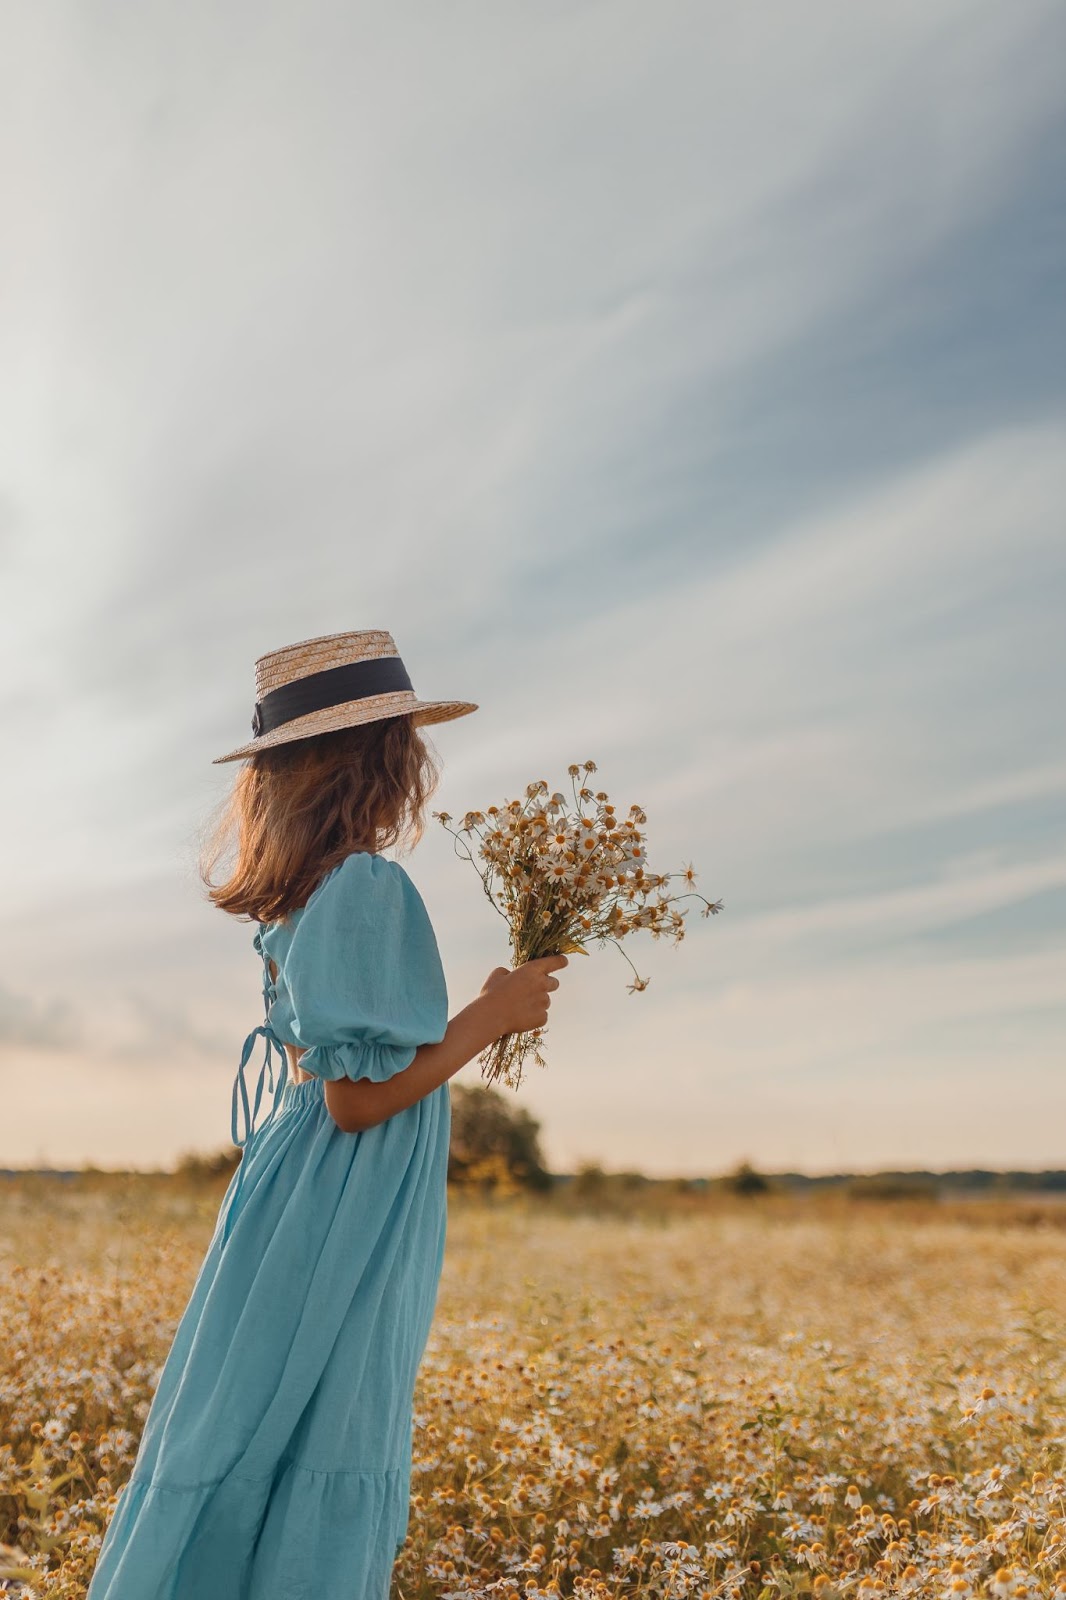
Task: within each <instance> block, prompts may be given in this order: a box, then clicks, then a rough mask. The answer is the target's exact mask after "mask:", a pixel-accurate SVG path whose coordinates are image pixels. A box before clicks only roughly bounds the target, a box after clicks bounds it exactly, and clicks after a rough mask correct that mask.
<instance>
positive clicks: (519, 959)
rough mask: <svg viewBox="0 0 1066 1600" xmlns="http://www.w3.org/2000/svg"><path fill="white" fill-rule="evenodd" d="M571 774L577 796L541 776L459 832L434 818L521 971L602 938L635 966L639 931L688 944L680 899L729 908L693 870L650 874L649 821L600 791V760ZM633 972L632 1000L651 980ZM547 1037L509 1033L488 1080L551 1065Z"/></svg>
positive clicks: (471, 817)
mask: <svg viewBox="0 0 1066 1600" xmlns="http://www.w3.org/2000/svg"><path fill="white" fill-rule="evenodd" d="M567 770H568V772H569V776H570V780H571V782H570V788H571V797H567V796H566V795H565V794H561V793H559V792H556V793H554V794H551V795H549V794H548V785H547V783H546V782H544V780H543V779H541V780H539V781H537V782H535V783H530V784H528V785H527V787H526V797H525V799H524V800H505V801H504V803H503V805H502V806H489V807H488V809H487V810H486V811H468V812H467V813H466V815H465V816H464V817H463V819H462V821H461V822H459V823H456V824H455V826H453V825H452V824H453V820H454V819H453V818H452V817H451V816H450V815H449V813H448V812H447V811H435V812H434V813H433V815H434V817H435V818H436V819H437V820H438V821H439V822H440V823H441V824H442V826H443V827H444V828H445V829H446V830H447V832H448V833H450V834H451V835H452V838H453V839H454V841H455V848H456V852H457V854H459V855H462V856H463V857H465V859H466V860H468V861H471V862H473V864H474V866H475V867H476V869H477V872H478V875H479V876H480V878H481V882H482V884H483V886H484V889H485V893H486V894H487V895H488V897H489V900H490V901H491V902H492V904H493V906H495V908H496V910H497V911H498V912H499V913H500V915H501V916H502V917H503V918H504V919H505V921H506V922H507V926H508V934H509V939H510V945H511V954H512V962H511V965H512V966H513V967H517V966H521V965H522V963H523V962H525V961H533V960H536V958H537V957H538V956H551V955H569V954H570V953H572V952H578V953H581V954H585V953H587V950H586V947H587V946H588V945H589V944H590V943H592V942H593V941H595V942H596V943H598V944H600V945H601V946H602V945H604V944H614V945H616V946H617V947H618V949H619V950H621V953H622V955H623V956H625V959H626V960H627V961H629V957H628V956H627V955H626V953H625V951H624V950H622V948H621V943H620V941H621V940H622V939H624V938H625V937H626V936H627V935H628V934H631V933H635V932H637V931H638V930H640V929H646V930H647V931H648V932H649V933H650V934H651V936H652V938H653V939H659V938H662V936H663V935H664V934H665V935H666V936H667V937H668V938H670V939H672V940H673V942H674V944H675V945H677V944H679V943H680V941H681V940H682V938H683V937H684V933H685V912H684V911H681V910H678V902H679V901H681V900H686V899H697V900H701V901H702V902H703V909H702V911H701V913H700V914H701V916H704V917H709V916H710V915H711V913H712V912H716V911H720V910H721V908H722V901H721V900H715V901H710V900H707V899H705V898H704V896H703V895H701V894H698V893H697V892H696V891H695V889H693V887H692V885H693V884H694V883H695V881H696V874H695V872H694V871H693V869H692V867H691V866H688V867H686V868H684V870H683V871H681V872H675V873H661V872H652V871H651V870H650V869H649V868H648V866H647V849H646V844H645V838H644V833H643V831H642V829H643V826H644V824H645V823H646V822H647V820H648V819H647V817H646V816H645V814H644V812H643V810H642V809H641V807H640V806H637V805H633V806H630V808H629V811H628V813H627V814H626V815H625V816H624V817H622V816H619V815H618V812H617V811H616V809H615V807H614V806H613V805H612V804H611V802H610V800H609V799H608V797H607V795H606V794H604V793H603V791H602V790H599V791H597V792H596V793H593V791H592V790H591V789H590V788H589V787H588V783H587V780H588V778H589V776H590V774H591V773H593V772H595V771H596V763H595V762H594V761H586V762H585V763H584V765H583V766H576V765H575V766H571V767H569V768H568V769H567ZM579 780H580V781H581V787H580V788H579V787H578V782H579ZM678 879H680V881H681V883H683V884H684V885H686V886H687V887H686V888H685V889H684V890H683V891H682V892H680V893H676V894H675V893H673V892H672V891H671V890H670V888H669V885H670V884H671V883H673V882H674V881H675V880H678ZM629 966H630V968H631V969H632V972H633V982H632V983H630V984H629V985H628V986H627V987H628V988H629V991H630V993H635V992H637V991H640V990H643V989H646V988H647V987H648V984H649V982H650V979H648V978H642V977H641V976H640V974H639V973H638V972H637V969H636V967H634V966H633V963H632V961H629ZM546 1031H547V1030H546V1029H545V1028H538V1029H536V1030H535V1031H533V1032H530V1033H518V1034H514V1033H508V1034H504V1036H503V1037H502V1038H501V1039H497V1040H496V1041H495V1043H493V1044H491V1045H490V1046H489V1047H488V1049H487V1050H485V1051H483V1052H482V1054H481V1056H480V1057H479V1058H478V1059H479V1061H480V1062H481V1068H482V1075H483V1076H484V1077H486V1078H488V1079H490V1080H496V1079H500V1078H502V1079H503V1081H504V1082H505V1083H506V1084H508V1085H510V1086H511V1087H513V1088H517V1087H518V1085H519V1083H520V1082H521V1079H522V1067H523V1064H524V1063H525V1061H526V1060H527V1058H528V1057H532V1058H533V1060H534V1061H535V1062H536V1063H537V1065H538V1066H543V1065H544V1056H543V1054H542V1051H541V1043H542V1040H543V1037H544V1034H545V1032H546Z"/></svg>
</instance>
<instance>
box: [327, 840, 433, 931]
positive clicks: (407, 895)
mask: <svg viewBox="0 0 1066 1600" xmlns="http://www.w3.org/2000/svg"><path fill="white" fill-rule="evenodd" d="M360 910H361V911H363V912H365V913H367V914H368V915H369V914H373V913H374V912H375V911H377V912H379V913H380V912H385V911H388V912H396V911H400V912H402V913H405V914H406V915H407V916H408V917H414V918H416V919H417V920H427V921H428V913H427V911H426V907H425V902H424V901H423V899H422V896H421V894H420V893H419V890H418V887H417V885H416V884H415V882H414V880H413V879H412V878H411V876H410V874H409V873H408V871H407V869H406V868H405V867H404V866H402V865H401V864H400V862H399V861H394V860H392V859H391V858H390V857H388V856H383V855H378V854H376V853H375V852H374V851H372V850H353V851H352V852H351V853H350V854H349V855H346V856H345V857H344V859H343V860H341V861H338V862H337V864H336V866H334V867H332V868H331V869H330V871H329V872H327V873H326V875H325V877H324V878H323V879H322V880H321V882H320V883H319V884H318V886H317V887H316V889H315V890H314V892H313V893H312V894H311V896H310V897H309V899H308V901H307V904H306V905H305V906H304V907H303V911H302V918H301V920H303V921H304V922H308V921H315V920H318V919H319V918H325V920H327V921H328V920H329V919H330V916H331V915H333V914H340V915H342V916H343V915H345V913H346V912H347V911H352V912H355V913H358V912H359V911H360Z"/></svg>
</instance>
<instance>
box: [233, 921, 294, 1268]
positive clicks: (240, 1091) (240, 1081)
mask: <svg viewBox="0 0 1066 1600" xmlns="http://www.w3.org/2000/svg"><path fill="white" fill-rule="evenodd" d="M262 955H263V974H264V976H263V1015H264V1020H263V1021H262V1022H261V1023H260V1024H259V1026H258V1027H256V1028H253V1029H252V1031H251V1033H250V1034H249V1035H248V1037H247V1038H246V1039H245V1041H244V1047H243V1049H242V1050H241V1061H240V1066H239V1067H238V1068H237V1076H236V1077H235V1078H234V1080H233V1099H232V1102H231V1106H230V1138H231V1139H232V1141H233V1143H234V1144H235V1145H238V1146H239V1147H240V1148H241V1150H242V1155H241V1159H240V1163H239V1165H238V1167H237V1175H236V1179H235V1182H234V1185H233V1193H232V1195H231V1197H230V1203H229V1205H228V1206H227V1208H226V1215H225V1218H224V1219H223V1224H222V1242H223V1244H225V1242H226V1240H227V1239H228V1238H229V1236H230V1231H231V1229H232V1227H233V1224H234V1222H235V1221H236V1219H237V1213H238V1211H239V1210H240V1199H241V1194H242V1191H243V1189H244V1175H245V1171H246V1169H247V1166H248V1151H249V1149H250V1148H251V1143H252V1139H253V1137H254V1135H255V1134H256V1133H259V1132H261V1131H262V1129H263V1128H264V1127H266V1125H267V1123H268V1122H269V1121H270V1119H271V1118H272V1117H273V1115H274V1112H275V1111H276V1110H277V1106H278V1102H279V1101H280V1099H281V1096H282V1093H283V1091H284V1089H285V1085H286V1084H287V1083H288V1081H289V1055H288V1051H287V1050H286V1049H285V1046H284V1044H283V1043H282V1041H281V1040H280V1039H279V1038H278V1036H277V1034H276V1033H275V1032H274V1030H273V1028H272V1027H271V1026H270V1021H269V1017H270V1002H271V999H272V994H271V991H272V989H273V984H272V983H271V981H270V968H269V964H268V963H269V959H270V958H269V956H268V955H267V954H266V952H265V951H263V952H262ZM260 1035H262V1038H263V1040H264V1042H265V1044H266V1049H265V1051H264V1052H263V1064H262V1066H261V1067H260V1068H259V1077H258V1079H257V1080H256V1086H255V1101H254V1103H250V1102H249V1098H248V1082H247V1079H246V1078H245V1071H246V1069H247V1066H248V1062H249V1061H250V1060H251V1056H252V1051H253V1050H254V1048H255V1041H256V1039H257V1038H259V1037H260ZM275 1052H276V1053H277V1055H278V1058H279V1061H280V1071H279V1073H278V1076H277V1082H276V1083H275V1076H274V1055H275ZM268 1086H269V1088H270V1090H271V1093H272V1094H273V1096H274V1098H273V1100H272V1102H271V1105H270V1110H269V1111H268V1112H267V1114H266V1117H265V1118H264V1119H263V1121H262V1123H260V1124H259V1126H258V1127H257V1126H256V1120H255V1119H256V1117H257V1116H258V1115H259V1107H260V1105H261V1104H262V1100H263V1090H264V1088H266V1087H268ZM238 1111H240V1112H243V1122H244V1131H243V1133H242V1132H241V1129H240V1126H239V1119H238Z"/></svg>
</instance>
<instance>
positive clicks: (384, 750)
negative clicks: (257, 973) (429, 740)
mask: <svg viewBox="0 0 1066 1600" xmlns="http://www.w3.org/2000/svg"><path fill="white" fill-rule="evenodd" d="M439 776H440V772H439V767H438V763H437V759H436V756H435V754H434V753H433V752H432V750H431V749H430V747H429V746H428V745H427V744H426V742H425V741H424V739H423V738H422V735H421V733H420V732H419V730H418V728H417V727H416V726H415V724H414V723H413V722H412V720H411V718H410V716H400V717H382V718H380V719H379V720H378V721H376V722H366V723H363V724H362V725H361V726H360V727H355V728H339V729H336V730H335V731H333V732H330V733H318V734H313V735H312V736H311V737H310V738H307V739H293V740H290V741H288V742H287V743H285V744H278V745H274V746H272V747H268V748H267V749H265V750H260V751H259V752H258V753H257V754H256V755H254V756H253V757H252V758H251V759H250V760H249V761H247V762H246V763H245V764H244V765H243V766H242V768H241V770H240V772H239V773H238V775H237V777H236V779H235V781H234V785H233V789H232V791H231V793H230V796H229V798H228V800H227V801H224V802H223V807H222V810H221V814H220V815H218V816H217V818H216V820H215V821H214V822H213V824H209V832H208V835H207V838H206V841H205V842H204V845H203V849H202V851H201V855H200V864H199V871H200V878H201V880H202V882H203V883H204V885H205V886H206V888H207V891H208V896H207V897H208V899H209V900H211V901H213V902H214V904H215V905H216V906H218V907H219V909H220V910H222V911H228V912H229V913H230V915H231V916H235V917H245V918H252V919H254V920H255V921H257V922H277V921H280V920H282V919H284V918H285V917H287V916H288V915H289V914H290V912H292V911H294V910H296V909H297V907H299V906H302V905H304V904H305V903H306V901H307V899H308V897H309V896H310V894H311V892H312V890H313V889H314V888H315V887H316V885H317V884H318V883H319V882H321V880H322V878H323V877H324V876H325V875H326V873H327V872H329V871H330V870H331V869H332V868H333V867H335V866H337V865H338V863H339V862H341V861H343V860H344V858H345V857H346V856H348V855H351V854H352V852H353V851H356V850H369V851H374V852H377V851H379V850H382V849H384V848H385V847H386V846H388V845H393V844H398V843H400V842H401V841H403V842H404V843H410V844H412V845H413V844H415V843H417V841H418V840H419V839H420V838H421V836H422V833H423V829H424V822H425V819H424V812H425V807H426V803H427V801H428V800H429V797H430V795H431V794H432V793H433V790H434V789H435V788H436V786H437V782H438V780H439ZM231 849H235V859H234V860H233V862H232V865H231V866H230V868H229V869H228V870H229V875H228V876H227V877H225V878H224V879H223V881H222V882H220V883H216V882H215V881H214V877H213V874H214V872H215V869H216V867H217V866H218V864H219V862H220V860H222V858H223V857H224V856H227V855H228V854H229V853H230V851H231Z"/></svg>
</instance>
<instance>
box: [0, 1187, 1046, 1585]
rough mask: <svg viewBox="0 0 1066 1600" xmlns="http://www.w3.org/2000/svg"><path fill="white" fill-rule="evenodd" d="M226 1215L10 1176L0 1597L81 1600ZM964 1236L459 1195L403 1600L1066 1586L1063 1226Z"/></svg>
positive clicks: (834, 1217) (166, 1192) (905, 1222)
mask: <svg viewBox="0 0 1066 1600" xmlns="http://www.w3.org/2000/svg"><path fill="white" fill-rule="evenodd" d="M219 1198H220V1194H219V1193H216V1192H214V1191H210V1190H204V1189H200V1190H197V1189H196V1188H193V1187H188V1188H186V1187H183V1186H182V1185H180V1184H179V1183H177V1182H176V1181H167V1180H159V1179H152V1178H147V1177H146V1178H128V1179H93V1178H88V1177H87V1178H84V1179H82V1178H77V1179H74V1180H71V1181H69V1182H68V1183H66V1184H62V1183H60V1182H59V1181H58V1180H54V1179H51V1180H49V1179H39V1178H26V1179H21V1180H7V1181H5V1182H4V1183H3V1184H2V1185H0V1326H2V1329H3V1338H2V1341H0V1441H2V1443H0V1544H2V1546H3V1548H2V1549H0V1571H2V1572H3V1574H4V1577H3V1578H0V1592H8V1593H11V1594H14V1595H18V1596H20V1600H22V1597H25V1600H31V1596H40V1597H48V1600H76V1597H78V1600H80V1597H81V1596H83V1595H84V1591H85V1586H86V1583H87V1579H88V1575H89V1573H90V1572H91V1569H92V1563H93V1561H94V1559H95V1551H96V1548H97V1546H98V1543H99V1538H100V1534H101V1530H102V1528H103V1527H104V1525H105V1523H106V1520H107V1518H108V1516H109V1514H110V1511H111V1509H112V1506H113V1504H114V1499H115V1496H116V1495H117V1494H118V1492H119V1490H120V1488H121V1486H122V1483H123V1481H124V1479H125V1477H126V1476H127V1474H128V1472H129V1469H130V1466H131V1463H132V1459H133V1454H134V1451H135V1447H136V1438H137V1434H138V1430H139V1428H140V1426H141V1423H142V1421H143V1418H144V1415H145V1413H146V1410H147V1407H148V1403H149V1400H150V1397H151V1394H152V1390H153V1386H154V1383H155V1381H156V1377H157V1374H158V1369H159V1365H160V1363H161V1361H162V1359H163V1356H164V1354H165V1352H166V1349H167V1346H168V1343H169V1339H170V1336H171V1333H172V1331H173V1327H174V1325H175V1323H176V1320H177V1317H178V1315H179V1313H180V1311H181V1308H182V1306H183V1304H184V1300H185V1297H186V1295H187V1293H188V1291H189V1289H190V1287H191V1284H192V1280H193V1277H194V1275H195V1272H196V1268H197V1266H198V1264H199V1260H200V1257H201V1254H202V1251H203V1249H204V1247H205V1246H206V1243H207V1239H208V1237H209V1235H210V1231H211V1227H212V1224H213V1219H214V1215H215V1211H216V1209H217V1205H218V1200H219ZM981 1221H982V1225H981V1226H969V1225H967V1223H966V1221H964V1220H961V1218H960V1217H959V1216H957V1215H951V1216H947V1217H944V1216H940V1215H938V1214H937V1209H936V1207H935V1206H931V1207H929V1208H928V1212H927V1213H926V1214H922V1215H920V1216H915V1215H913V1214H910V1213H908V1214H907V1216H906V1218H905V1219H903V1218H902V1217H901V1215H900V1213H899V1212H898V1211H897V1210H894V1209H893V1207H892V1206H891V1204H884V1205H880V1206H876V1205H862V1206H854V1205H853V1206H852V1207H850V1208H848V1207H846V1206H845V1207H835V1208H821V1207H817V1206H813V1207H812V1206H809V1205H803V1204H791V1205H789V1206H784V1207H780V1206H773V1207H764V1206H763V1205H762V1204H761V1203H760V1202H748V1203H745V1202H736V1203H732V1204H728V1203H721V1204H709V1205H707V1206H706V1207H705V1208H702V1209H697V1210H691V1211H689V1212H688V1213H687V1214H685V1213H682V1212H678V1213H676V1214H665V1213H664V1214H661V1215H655V1214H651V1215H646V1216H641V1215H633V1216H629V1217H601V1216H594V1215H582V1214H580V1213H578V1214H573V1215H567V1214H561V1213H559V1212H557V1211H555V1210H553V1208H552V1207H550V1206H545V1205H541V1204H539V1203H537V1202H534V1201H530V1200H527V1199H525V1198H521V1197H514V1198H510V1199H507V1200H504V1201H499V1200H497V1201H495V1202H492V1201H488V1202H478V1201H474V1200H472V1199H469V1198H467V1197H465V1196H459V1197H457V1198H456V1199H455V1200H453V1201H451V1202H450V1215H449V1237H448V1252H447V1259H446V1262H445V1270H444V1278H443V1280H442V1284H441V1292H440V1298H439V1301H438V1312H437V1320H436V1323H435V1326H434V1330H433V1333H432V1335H431V1340H430V1345H429V1348H428V1350H427V1353H426V1358H425V1361H424V1364H423V1368H422V1372H421V1375H420V1379H419V1386H418V1391H417V1394H416V1408H415V1424H416V1426H415V1461H414V1478H413V1483H412V1494H413V1503H412V1514H411V1528H410V1537H409V1540H408V1544H407V1546H406V1547H405V1549H404V1552H403V1554H402V1555H401V1557H400V1559H399V1560H398V1562H397V1564H396V1571H395V1586H394V1593H395V1595H396V1596H397V1597H401V1600H427V1597H429V1596H434V1597H437V1600H460V1597H461V1600H475V1597H480V1596H493V1597H503V1600H539V1597H541V1596H547V1595H553V1596H555V1595H575V1596H584V1597H589V1600H593V1597H601V1596H602V1597H606V1596H610V1597H621V1596H661V1597H666V1596H693V1597H709V1596H716V1597H717V1596H738V1597H744V1600H757V1597H763V1600H769V1597H776V1596H781V1595H794V1594H805V1595H808V1594H809V1595H815V1596H819V1597H820V1600H834V1597H837V1596H849V1597H851V1596H855V1597H859V1600H869V1597H873V1596H881V1595H886V1596H888V1595H912V1596H930V1597H932V1596H935V1597H937V1600H941V1597H952V1600H954V1597H958V1600H966V1597H968V1596H971V1595H989V1596H1019V1597H1020V1596H1036V1595H1040V1596H1045V1595H1050V1596H1056V1597H1058V1600H1066V1462H1064V1454H1066V1349H1064V1343H1063V1333H1062V1330H1063V1328H1064V1327H1066V1230H1064V1229H1062V1228H1061V1227H1059V1228H1056V1227H1053V1226H1043V1227H1041V1226H1036V1227H1033V1226H1029V1227H1026V1226H1022V1225H1021V1224H1020V1223H1019V1222H1018V1221H1017V1220H1016V1219H1013V1218H1012V1215H1011V1213H1010V1211H1009V1209H1006V1210H1005V1211H1004V1212H1003V1215H1002V1218H1001V1219H1000V1220H998V1221H997V1220H995V1219H994V1218H993V1217H992V1216H991V1214H990V1213H989V1211H988V1209H987V1208H985V1209H984V1211H983V1212H982V1217H981ZM21 1563H25V1564H26V1566H28V1568H29V1569H30V1570H28V1571H27V1570H26V1566H22V1567H21V1570H20V1564H21ZM31 1585H32V1587H31ZM325 1600H328V1597H325Z"/></svg>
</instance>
